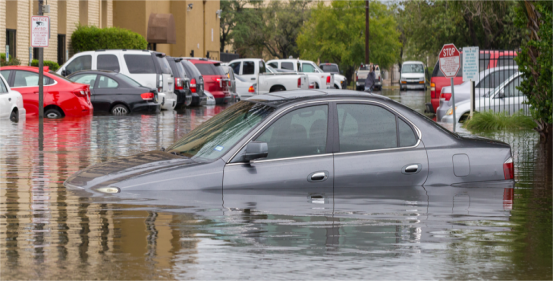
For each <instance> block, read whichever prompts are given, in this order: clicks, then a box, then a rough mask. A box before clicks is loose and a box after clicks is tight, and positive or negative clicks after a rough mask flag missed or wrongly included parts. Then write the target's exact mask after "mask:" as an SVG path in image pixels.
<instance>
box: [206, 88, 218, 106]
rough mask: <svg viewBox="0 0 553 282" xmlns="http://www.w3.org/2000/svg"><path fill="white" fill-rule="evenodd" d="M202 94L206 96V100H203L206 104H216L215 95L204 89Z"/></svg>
mask: <svg viewBox="0 0 553 282" xmlns="http://www.w3.org/2000/svg"><path fill="white" fill-rule="evenodd" d="M204 95H205V97H206V100H205V104H206V105H215V104H217V102H216V101H215V97H214V96H213V94H211V92H209V91H207V90H205V91H204Z"/></svg>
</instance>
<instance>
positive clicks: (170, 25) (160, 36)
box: [146, 13, 177, 44]
mask: <svg viewBox="0 0 553 282" xmlns="http://www.w3.org/2000/svg"><path fill="white" fill-rule="evenodd" d="M146 40H148V43H162V44H175V43H177V34H176V31H175V19H174V18H173V15H172V14H154V13H150V19H148V34H147V36H146Z"/></svg>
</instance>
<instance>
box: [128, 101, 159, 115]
mask: <svg viewBox="0 0 553 282" xmlns="http://www.w3.org/2000/svg"><path fill="white" fill-rule="evenodd" d="M160 111H161V106H160V105H159V104H158V103H155V102H146V103H140V104H135V105H134V106H133V108H132V110H131V113H159V112H160Z"/></svg>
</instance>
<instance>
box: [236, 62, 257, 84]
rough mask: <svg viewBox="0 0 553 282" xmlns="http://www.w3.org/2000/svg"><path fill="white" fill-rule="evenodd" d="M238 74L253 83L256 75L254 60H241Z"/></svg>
mask: <svg viewBox="0 0 553 282" xmlns="http://www.w3.org/2000/svg"><path fill="white" fill-rule="evenodd" d="M240 75H241V76H242V78H244V79H245V80H247V81H250V82H252V83H255V81H256V80H257V77H256V75H255V62H254V61H242V68H241V72H240Z"/></svg>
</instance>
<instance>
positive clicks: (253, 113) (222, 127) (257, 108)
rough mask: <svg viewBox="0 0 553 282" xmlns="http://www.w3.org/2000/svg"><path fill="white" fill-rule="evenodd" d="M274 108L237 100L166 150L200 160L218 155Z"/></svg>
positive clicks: (217, 156)
mask: <svg viewBox="0 0 553 282" xmlns="http://www.w3.org/2000/svg"><path fill="white" fill-rule="evenodd" d="M274 110H275V108H274V107H271V106H267V105H263V104H259V103H254V102H249V101H241V102H238V103H236V104H234V105H233V106H231V107H230V108H228V109H226V110H225V111H223V112H222V113H220V114H218V115H216V116H214V117H212V118H211V119H209V120H208V121H206V122H204V123H202V124H201V125H200V126H198V127H197V128H195V129H194V130H192V131H191V132H190V133H188V134H187V135H185V136H184V137H182V138H181V139H180V140H179V141H177V142H176V143H175V144H173V145H172V146H171V147H169V148H168V149H167V151H169V152H170V153H176V154H179V155H183V156H186V157H189V158H192V159H198V160H200V161H212V160H215V159H218V158H220V157H221V156H222V155H223V154H225V153H226V152H227V151H228V150H229V149H230V148H232V146H234V144H235V143H236V142H238V141H239V140H240V139H242V138H243V137H244V136H245V135H246V134H247V133H248V132H249V131H250V130H251V129H252V128H254V127H255V126H257V125H258V124H259V123H261V122H262V121H263V120H264V119H265V118H266V117H267V116H268V115H269V114H271V113H272V112H273V111H274Z"/></svg>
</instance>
